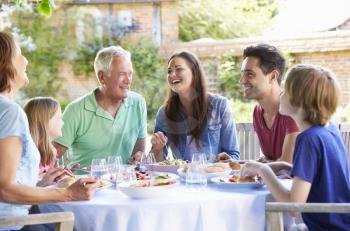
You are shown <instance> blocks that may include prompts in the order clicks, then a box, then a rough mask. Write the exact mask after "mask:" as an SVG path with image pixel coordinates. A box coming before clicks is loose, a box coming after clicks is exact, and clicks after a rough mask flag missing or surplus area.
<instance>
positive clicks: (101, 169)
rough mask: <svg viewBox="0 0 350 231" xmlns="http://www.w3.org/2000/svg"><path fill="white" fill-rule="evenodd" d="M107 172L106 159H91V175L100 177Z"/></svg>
mask: <svg viewBox="0 0 350 231" xmlns="http://www.w3.org/2000/svg"><path fill="white" fill-rule="evenodd" d="M107 172H108V168H107V163H106V159H93V160H92V161H91V171H90V175H91V177H93V178H96V179H101V178H102V176H103V175H105V174H107Z"/></svg>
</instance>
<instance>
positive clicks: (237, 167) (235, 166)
mask: <svg viewBox="0 0 350 231" xmlns="http://www.w3.org/2000/svg"><path fill="white" fill-rule="evenodd" d="M229 165H230V168H231V169H232V170H240V169H241V165H240V164H239V163H238V162H235V161H231V162H230V163H229Z"/></svg>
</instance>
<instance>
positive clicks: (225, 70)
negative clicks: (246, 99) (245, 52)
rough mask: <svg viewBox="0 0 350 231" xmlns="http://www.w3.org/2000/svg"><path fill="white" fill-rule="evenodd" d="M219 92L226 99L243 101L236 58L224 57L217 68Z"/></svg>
mask: <svg viewBox="0 0 350 231" xmlns="http://www.w3.org/2000/svg"><path fill="white" fill-rule="evenodd" d="M218 75H219V87H220V90H221V91H220V92H221V93H222V94H223V95H225V96H226V97H228V98H233V99H243V90H242V87H241V85H240V83H239V79H240V77H241V73H240V68H239V62H238V60H237V57H233V56H230V55H225V56H223V57H222V58H221V62H220V65H219V68H218Z"/></svg>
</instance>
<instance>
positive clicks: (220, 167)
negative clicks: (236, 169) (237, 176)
mask: <svg viewBox="0 0 350 231" xmlns="http://www.w3.org/2000/svg"><path fill="white" fill-rule="evenodd" d="M187 171H188V167H183V168H179V169H178V170H177V173H178V174H179V176H180V177H183V178H185V177H186V173H187ZM201 171H202V172H203V174H204V175H205V176H206V177H207V179H211V178H213V177H218V176H228V175H229V174H230V173H231V168H230V166H229V164H228V163H221V162H218V163H213V164H208V165H206V166H204V167H202V168H201Z"/></svg>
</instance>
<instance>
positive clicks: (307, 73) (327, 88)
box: [285, 64, 340, 125]
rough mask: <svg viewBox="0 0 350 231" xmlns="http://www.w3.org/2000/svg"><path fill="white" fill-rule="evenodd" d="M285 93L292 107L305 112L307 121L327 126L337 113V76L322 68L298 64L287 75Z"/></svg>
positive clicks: (338, 95) (338, 90) (338, 92)
mask: <svg viewBox="0 0 350 231" xmlns="http://www.w3.org/2000/svg"><path fill="white" fill-rule="evenodd" d="M285 91H286V93H287V95H288V96H289V102H290V104H291V105H292V106H295V107H301V108H303V109H304V111H305V118H304V119H305V121H307V122H309V123H311V124H321V125H325V124H326V123H327V122H328V121H329V120H330V117H331V116H332V114H333V113H334V112H335V111H336V109H337V106H338V104H339V100H340V87H339V83H338V81H337V80H336V78H335V75H334V74H333V73H332V72H331V71H329V70H327V69H325V68H322V67H318V66H314V65H310V64H298V65H295V66H294V67H292V68H291V69H290V70H289V71H288V72H287V74H286V80H285Z"/></svg>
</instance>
